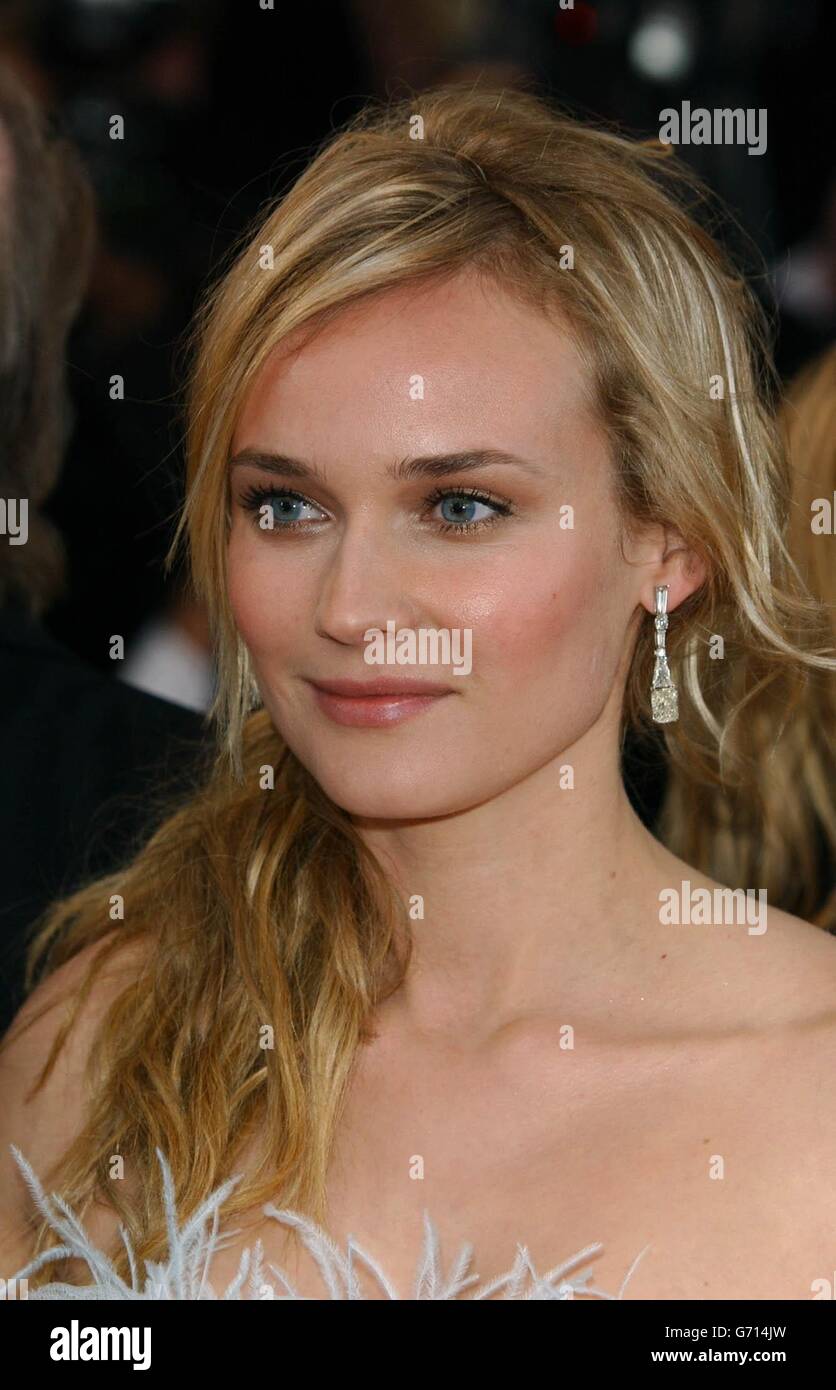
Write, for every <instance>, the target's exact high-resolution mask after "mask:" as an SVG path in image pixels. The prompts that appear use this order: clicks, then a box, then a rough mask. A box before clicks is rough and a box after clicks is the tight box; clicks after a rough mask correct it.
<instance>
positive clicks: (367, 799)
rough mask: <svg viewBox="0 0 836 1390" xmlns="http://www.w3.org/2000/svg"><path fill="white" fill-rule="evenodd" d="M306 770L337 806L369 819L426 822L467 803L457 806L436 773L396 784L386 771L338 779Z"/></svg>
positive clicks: (353, 814)
mask: <svg viewBox="0 0 836 1390" xmlns="http://www.w3.org/2000/svg"><path fill="white" fill-rule="evenodd" d="M309 771H310V773H311V776H313V777H315V778H316V780H317V782H318V783H319V785H320V786H321V787H322V790H323V791H324V792H325V794H326V796H328V797H329V798H330V800H331V801H333V802H334V804H335V805H336V806H339V807H341V809H342V810H343V811H347V812H348V814H349V815H351V816H358V817H362V818H364V819H368V820H391V821H396V820H427V819H430V818H431V817H434V816H445V815H449V814H450V813H451V812H453V811H458V810H463V809H464V805H465V804H466V803H464V804H462V805H459V804H457V798H456V796H455V794H454V792H453V790H452V789H450V790H449V792H448V791H446V790H445V788H444V787H440V786H439V785H438V774H437V772H436V773H435V774H434V775H433V774H430V773H428V774H427V777H426V778H420V777H419V778H416V779H415V780H414V781H401V782H399V781H397V779H395V778H391V777H387V776H386V774H385V772H381V773H380V774H379V775H377V776H374V777H371V776H369V775H368V773H367V772H366V773H365V774H364V775H357V774H356V773H355V774H352V775H351V776H349V777H340V776H328V775H327V773H325V772H324V771H322V770H317V769H316V768H310V769H309Z"/></svg>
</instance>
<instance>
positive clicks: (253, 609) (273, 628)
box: [227, 528, 299, 658]
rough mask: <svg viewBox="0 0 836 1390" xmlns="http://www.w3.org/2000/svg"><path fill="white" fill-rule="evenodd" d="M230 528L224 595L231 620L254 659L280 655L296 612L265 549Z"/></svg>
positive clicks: (295, 607)
mask: <svg viewBox="0 0 836 1390" xmlns="http://www.w3.org/2000/svg"><path fill="white" fill-rule="evenodd" d="M259 541H260V538H259V537H256V538H255V543H254V542H253V539H252V538H251V537H250V536H248V535H246V534H242V532H241V531H240V529H239V530H238V531H237V532H236V530H235V528H233V533H232V536H231V537H230V541H229V548H228V550H227V594H228V596H229V604H230V608H231V610H232V617H233V620H234V622H235V626H236V627H237V629H238V631H239V633H240V634H241V637H242V639H243V640H244V642H245V643H246V645H247V646H248V647H249V649H250V651H251V652H252V654H253V656H254V657H255V658H258V657H259V656H260V655H267V654H268V653H270V652H275V651H281V650H282V649H283V648H284V647H285V646H286V645H287V643H288V642H289V640H290V637H291V634H292V632H293V630H294V626H296V627H297V628H298V623H297V624H294V614H296V613H298V611H299V608H298V604H297V603H296V601H295V600H294V599H293V598H292V596H291V595H290V594H289V593H288V584H287V582H286V580H287V576H286V574H285V576H284V579H285V582H283V583H281V584H279V583H278V582H277V570H276V563H275V556H271V554H270V551H269V548H268V546H266V545H264V544H260V543H259Z"/></svg>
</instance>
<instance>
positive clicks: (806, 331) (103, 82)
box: [0, 0, 836, 708]
mask: <svg viewBox="0 0 836 1390" xmlns="http://www.w3.org/2000/svg"><path fill="white" fill-rule="evenodd" d="M834 14H836V6H834V4H833V0H793V3H791V4H790V3H787V2H786V0H699V3H697V2H696V0H681V2H680V3H653V0H598V3H595V4H593V3H585V2H584V0H575V2H574V4H573V5H568V3H567V0H563V3H562V4H561V2H560V0H404V2H403V3H401V2H400V0H317V3H316V4H307V5H305V4H302V5H298V4H292V3H289V0H276V3H275V5H274V6H272V7H271V6H270V4H269V0H21V2H20V3H15V0H0V59H2V60H3V61H5V62H7V63H9V64H10V65H12V66H13V67H14V68H15V70H16V71H17V72H18V73H19V74H20V75H21V76H22V77H23V78H24V79H25V81H26V82H27V84H28V85H29V86H30V87H31V88H32V89H33V90H34V91H35V92H36V93H37V94H38V96H39V97H40V99H41V100H42V102H43V103H44V104H45V105H46V106H47V107H48V108H49V109H50V110H51V111H52V112H53V113H54V117H55V120H56V121H57V122H58V124H59V127H60V128H61V129H63V130H64V131H65V132H66V133H67V134H69V135H70V136H71V138H72V139H73V140H74V141H75V142H76V144H77V145H78V147H79V148H80V150H81V151H82V154H83V157H84V160H85V162H86V164H87V167H88V169H89V172H90V174H91V177H92V179H93V182H94V185H95V189H96V194H97V198H98V205H99V223H100V241H99V249H98V252H97V256H96V261H95V267H94V273H93V277H92V282H91V285H90V290H89V293H88V296H87V301H86V304H85V307H84V310H83V313H82V314H81V316H80V318H79V319H78V321H77V323H76V326H75V328H74V330H73V333H72V337H71V339H70V344H69V351H68V359H69V373H70V379H69V384H70V390H71V395H72V402H73V411H74V430H73V434H72V438H71V441H70V445H69V450H68V454H67V458H66V464H65V468H64V471H63V474H62V478H61V481H60V484H59V485H58V487H57V489H56V490H55V491H54V493H53V494H52V497H51V499H50V501H49V503H48V504H47V506H46V508H45V510H46V512H47V514H48V515H49V516H51V517H52V519H53V520H54V521H55V522H56V523H57V525H58V526H59V527H60V529H61V532H62V533H63V536H64V539H65V542H66V546H67V550H68V558H69V582H68V585H67V587H66V590H65V593H64V596H63V597H62V598H61V599H60V600H59V601H58V602H57V603H56V604H54V605H53V607H52V608H51V609H50V611H49V612H48V613H47V614H46V616H45V622H46V626H47V627H48V628H49V629H50V631H51V632H52V634H53V635H54V636H55V637H57V638H58V639H59V640H60V641H62V642H63V643H65V644H66V645H67V646H69V647H71V648H72V649H73V650H74V651H75V652H76V653H78V654H79V655H80V656H82V657H84V658H86V659H87V660H88V661H89V662H92V663H94V664H95V665H96V666H97V667H99V668H100V669H101V670H102V671H103V672H106V673H109V674H112V673H113V670H114V664H115V665H117V666H119V667H120V668H123V670H120V676H121V677H122V678H124V679H127V680H130V681H131V682H132V683H135V684H136V685H139V686H141V687H144V688H146V689H149V690H153V691H155V692H156V693H159V694H164V695H166V696H168V697H169V698H170V699H173V700H176V701H178V702H180V703H183V704H186V705H191V706H192V707H193V708H205V706H206V704H207V703H208V700H209V698H210V694H211V686H212V671H211V662H210V659H209V653H208V646H207V634H206V631H205V624H204V621H203V618H202V615H201V614H200V612H198V611H197V610H196V609H195V607H194V605H193V604H192V603H191V602H190V600H189V599H188V598H187V597H186V596H185V595H184V594H182V593H181V592H180V591H179V587H178V585H177V583H176V580H174V581H172V580H169V581H166V580H165V579H164V577H163V574H162V568H161V562H162V558H163V556H164V554H165V552H166V550H167V547H168V544H169V542H170V538H171V535H172V531H173V519H174V517H175V515H176V511H177V508H178V505H179V502H180V486H181V484H180V477H181V473H182V457H181V448H180V434H181V429H182V418H181V413H180V411H181V398H182V388H183V378H182V366H183V360H182V343H183V335H184V333H185V330H186V328H187V326H188V323H189V319H190V316H191V313H192V310H193V308H194V304H195V300H196V296H197V295H198V293H199V291H200V288H201V286H202V285H203V284H204V283H205V281H206V279H207V277H208V276H209V275H210V274H211V272H212V270H213V267H215V266H217V264H218V261H219V258H221V257H222V256H223V254H224V253H225V252H226V251H227V250H228V249H229V248H230V246H231V245H232V243H233V242H234V241H235V240H236V238H237V237H238V236H239V235H240V234H241V232H242V231H243V229H244V228H245V226H246V225H247V223H248V222H249V221H250V220H251V219H252V218H253V217H254V216H255V215H256V214H257V213H258V211H259V209H260V208H262V207H263V205H264V204H265V203H266V202H267V201H269V200H270V199H273V198H275V197H276V196H277V195H278V194H280V193H281V192H282V190H283V189H284V188H285V187H286V186H287V184H288V183H289V182H290V181H291V180H292V179H293V178H294V177H295V176H296V175H297V174H298V173H299V171H300V170H301V168H302V167H303V166H304V164H305V162H306V160H307V158H308V157H309V155H310V153H311V151H312V148H313V147H315V146H316V144H317V143H318V142H319V141H320V140H321V139H322V138H323V137H324V136H325V135H327V134H328V132H329V131H330V130H332V129H333V128H334V127H335V126H338V125H339V124H341V123H342V121H343V120H345V119H346V118H347V117H348V116H350V115H351V114H353V112H354V111H356V110H357V108H358V107H359V106H360V105H362V103H363V101H364V100H365V98H367V97H368V96H371V95H375V96H382V95H386V94H392V95H394V96H398V95H403V94H404V92H405V90H410V89H411V90H415V89H420V88H421V87H423V86H427V85H431V84H433V83H436V82H439V81H445V80H460V79H461V78H462V77H463V76H465V75H468V74H472V75H473V77H474V79H475V78H477V77H480V76H481V77H482V78H483V79H484V80H489V79H492V78H499V79H501V80H504V81H507V82H509V83H511V82H514V81H516V80H518V79H519V78H521V77H530V78H534V79H535V80H536V81H537V82H539V83H540V84H542V86H543V87H544V88H546V89H547V90H548V91H549V92H550V93H551V94H552V95H553V96H554V97H555V98H556V99H557V100H558V101H560V102H562V103H565V104H567V105H568V106H569V107H570V108H571V109H573V110H575V111H576V112H577V113H579V114H581V115H587V116H591V117H595V116H601V117H604V118H607V119H610V120H615V121H617V122H618V123H619V124H620V125H621V127H622V128H623V129H624V130H625V131H626V132H628V133H634V134H637V135H642V134H643V135H658V133H659V113H660V111H661V110H662V109H663V108H664V107H667V106H675V107H677V108H678V107H679V105H680V103H681V102H682V101H683V100H688V101H690V102H691V104H692V106H704V107H708V108H715V107H743V108H747V107H752V108H755V109H759V108H765V109H766V111H767V115H768V144H767V149H766V152H765V153H764V154H763V155H760V156H755V155H749V154H748V153H747V151H746V148H745V147H743V146H722V145H719V146H718V145H701V146H695V145H690V146H687V147H681V150H680V152H681V153H682V154H683V155H684V156H685V157H686V158H687V159H688V160H689V161H690V162H691V163H692V164H693V165H694V166H695V167H696V168H698V169H699V170H700V172H701V173H702V174H703V175H704V176H705V177H706V178H707V180H708V181H709V183H710V184H711V186H712V188H713V189H714V190H715V191H716V192H717V193H718V194H719V195H720V197H721V198H722V199H723V200H725V202H726V203H727V204H728V205H729V206H730V208H731V211H732V213H733V214H734V217H735V218H736V219H737V220H738V221H739V223H740V225H741V226H742V228H743V229H744V231H745V233H746V234H747V235H748V237H749V238H751V242H752V246H753V249H752V248H750V249H749V251H748V252H747V253H746V254H747V255H748V256H749V258H750V264H749V269H750V272H751V273H752V274H753V276H754V277H755V279H756V282H757V284H758V287H759V291H760V293H761V294H762V295H763V297H764V299H765V301H766V302H767V304H768V305H769V306H770V309H771V311H772V313H773V316H774V322H775V332H776V356H777V361H778V365H779V369H780V371H781V373H782V376H783V377H784V378H785V379H788V378H789V377H790V376H791V375H793V374H794V373H795V372H796V371H797V369H798V368H799V367H801V366H802V365H803V363H804V362H806V361H807V360H808V359H810V358H811V357H812V356H813V355H815V354H816V353H817V352H819V351H820V350H821V349H822V348H823V347H825V346H826V345H827V343H829V342H830V341H832V339H833V337H834V333H835V332H836V175H835V174H834V154H833V149H834V142H833V133H834V132H833V101H832V82H833V59H834V51H836V46H835V45H834V38H835V37H836V24H834ZM114 116H121V117H123V119H124V138H122V139H112V138H111V129H112V126H111V122H112V118H113V117H114ZM735 249H737V248H735ZM737 253H738V255H739V254H740V252H739V250H738V252H737ZM66 254H67V256H68V257H71V256H72V255H73V248H72V247H71V246H68V247H67V248H66ZM116 375H119V376H122V377H123V378H124V400H120V399H112V398H111V394H110V393H111V379H112V378H113V377H114V376H116ZM114 633H119V634H121V635H122V636H123V637H124V638H125V639H126V644H127V651H128V660H127V661H126V662H118V663H114V662H113V661H112V660H111V659H110V655H109V651H110V647H109V639H110V636H111V635H112V634H114Z"/></svg>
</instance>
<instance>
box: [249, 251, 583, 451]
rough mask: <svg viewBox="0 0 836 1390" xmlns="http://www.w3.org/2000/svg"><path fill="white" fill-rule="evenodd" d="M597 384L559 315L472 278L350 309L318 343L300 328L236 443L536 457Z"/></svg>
mask: <svg viewBox="0 0 836 1390" xmlns="http://www.w3.org/2000/svg"><path fill="white" fill-rule="evenodd" d="M588 376H589V373H588V368H586V367H585V365H584V364H583V362H582V359H581V358H580V356H579V353H578V350H577V348H576V346H575V344H574V342H573V340H572V337H571V336H570V333H569V331H568V326H567V325H566V323H565V322H564V321H562V319H561V318H560V316H559V315H558V314H557V313H550V314H549V316H546V314H545V313H543V312H540V311H538V310H537V309H535V308H530V307H528V306H527V305H525V304H522V303H520V302H519V300H518V299H516V298H515V297H514V296H512V295H511V294H510V293H509V292H508V291H506V290H505V289H503V288H502V287H500V286H499V285H497V284H496V283H495V282H494V281H492V280H485V279H482V278H479V277H477V276H476V275H475V274H474V273H472V272H468V271H465V272H461V273H460V274H459V275H457V276H455V277H452V278H448V279H446V280H444V281H434V282H430V283H428V284H426V283H425V284H423V285H420V286H401V287H397V288H395V289H392V290H386V291H383V292H381V293H378V294H375V295H374V296H373V297H370V298H369V299H366V300H362V301H359V302H358V303H356V304H354V305H349V306H348V307H347V308H345V309H343V310H342V311H340V313H339V314H338V315H337V316H336V317H335V318H334V319H332V320H331V321H330V322H329V323H327V324H325V325H324V326H323V327H320V328H319V329H318V330H317V331H316V332H315V333H314V335H313V337H311V336H310V327H309V326H307V327H303V329H301V330H297V333H296V334H295V335H291V336H290V337H289V338H287V339H286V340H285V341H284V342H283V343H282V344H280V345H279V347H278V348H276V349H275V350H274V351H273V352H272V353H271V354H270V356H269V357H268V358H267V360H266V362H265V364H264V366H263V367H262V369H261V371H260V372H259V374H258V376H257V378H256V380H255V383H254V385H253V387H252V388H251V389H250V391H249V393H248V395H247V397H246V398H245V400H244V402H243V407H242V410H241V412H240V415H239V419H238V423H237V427H236V431H235V438H234V445H235V447H237V448H243V447H247V446H252V445H255V444H260V445H262V446H270V447H273V448H278V447H279V445H281V448H282V450H284V451H285V452H288V453H293V452H297V451H298V452H302V453H304V454H305V456H306V457H310V456H311V453H312V451H316V450H317V449H320V450H321V451H322V453H323V454H325V453H327V452H328V450H329V448H333V438H334V433H335V432H336V431H338V432H339V439H340V444H341V447H343V448H350V447H351V444H352V443H355V444H356V445H357V446H358V447H363V448H364V449H366V450H368V449H369V448H371V447H372V446H374V448H375V450H376V451H378V450H379V451H380V452H381V453H386V452H388V451H389V450H391V449H400V448H404V447H408V448H410V449H412V448H419V449H420V448H421V447H422V445H421V440H422V438H425V439H426V442H427V444H428V446H430V445H433V444H436V443H438V441H439V437H440V435H441V434H443V435H444V438H445V441H446V442H449V443H451V444H452V443H454V442H455V440H454V439H453V437H452V436H456V437H458V436H459V435H461V436H464V435H466V436H467V441H466V442H467V443H468V444H474V443H476V442H478V439H479V437H481V436H483V435H486V434H489V435H490V436H491V439H492V441H493V442H494V443H495V444H496V445H503V446H505V445H507V447H508V448H512V447H514V446H515V445H516V446H517V447H518V446H519V444H520V442H521V440H527V441H529V443H530V445H531V446H532V447H535V446H536V445H537V443H538V436H540V435H541V434H542V435H543V437H544V438H545V436H546V435H548V437H549V438H551V437H553V430H554V427H555V424H556V423H557V424H558V426H559V424H560V422H561V420H563V421H564V422H567V423H571V421H572V420H573V419H574V418H576V417H577V416H579V415H580V414H585V413H586V409H587V396H588V392H589V385H590V383H589V379H588ZM329 441H330V443H329Z"/></svg>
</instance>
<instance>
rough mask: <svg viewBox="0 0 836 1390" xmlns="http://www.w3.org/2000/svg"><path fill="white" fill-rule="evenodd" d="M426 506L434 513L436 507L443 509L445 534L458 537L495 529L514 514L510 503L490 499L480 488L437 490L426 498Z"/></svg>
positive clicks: (443, 529)
mask: <svg viewBox="0 0 836 1390" xmlns="http://www.w3.org/2000/svg"><path fill="white" fill-rule="evenodd" d="M427 504H428V505H429V507H430V508H432V509H433V510H434V509H435V508H436V507H439V508H440V509H441V517H440V520H441V523H442V524H441V530H442V531H453V532H457V533H459V534H464V533H466V532H474V531H481V530H482V529H483V527H485V526H493V525H495V524H496V522H498V521H500V520H501V519H502V517H505V516H510V515H511V514H512V511H513V508H512V506H511V504H510V502H505V501H500V499H499V498H498V497H491V496H489V494H488V493H486V492H480V491H479V489H478V488H447V489H446V490H445V489H442V488H437V489H436V491H435V492H434V493H432V495H431V496H430V497H428V498H427ZM480 508H481V511H480V510H479V509H480Z"/></svg>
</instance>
